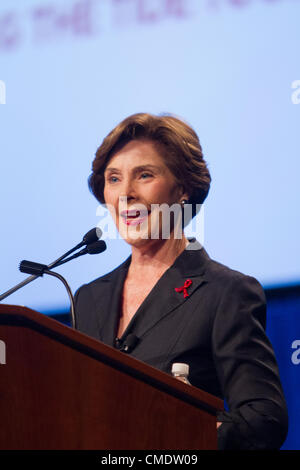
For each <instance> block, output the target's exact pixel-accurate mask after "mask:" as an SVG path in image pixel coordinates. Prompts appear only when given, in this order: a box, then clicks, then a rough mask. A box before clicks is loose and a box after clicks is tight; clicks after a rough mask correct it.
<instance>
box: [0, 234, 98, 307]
mask: <svg viewBox="0 0 300 470" xmlns="http://www.w3.org/2000/svg"><path fill="white" fill-rule="evenodd" d="M101 236H102V231H101V229H100V228H98V227H96V228H93V229H91V230H89V231H88V232H87V233H86V234H85V235H84V237H83V239H82V241H81V242H80V243H78V245H76V246H75V247H74V248H72V249H71V250H69V251H67V253H65V254H64V255H62V256H60V257H59V258H58V259H57V260H55V261H53V263H50V264H49V265H48V266H47V265H41V264H40V263H35V266H33V265H32V264H31V265H30V266H29V267H28V265H26V264H22V263H21V264H20V268H21V265H22V269H27V268H28V269H31V273H32V274H31V276H29V277H28V278H27V279H25V280H24V281H22V282H20V283H19V284H17V285H16V286H14V287H12V288H11V289H9V290H8V291H6V292H4V293H3V294H1V295H0V302H1V300H4V299H5V298H6V297H8V296H9V295H11V294H13V293H14V292H16V291H17V290H18V289H21V288H22V287H23V286H26V285H27V284H29V283H30V282H31V281H34V280H35V279H37V278H38V277H39V276H42V275H43V273H44V272H45V270H46V269H48V270H50V269H51V268H54V267H56V266H59V265H60V264H63V260H64V259H65V258H66V257H67V256H69V255H70V254H71V253H73V252H74V251H76V250H78V249H79V248H81V247H82V246H84V245H86V248H85V249H84V250H81V251H82V253H81V254H82V255H83V254H86V253H89V254H96V253H101V252H102V251H104V250H105V249H106V244H105V242H104V241H103V240H102V241H101V247H102V248H101V251H97V249H100V247H99V245H96V243H97V242H98V239H99V238H100V237H101ZM103 243H104V245H105V247H104V245H103ZM95 245H96V246H95ZM86 249H87V251H86V252H84V251H85V250H86ZM89 250H90V251H89ZM83 252H84V253H83ZM78 256H81V255H79V254H78ZM76 257H77V256H76ZM71 259H73V257H69V259H65V261H64V262H67V261H69V260H71ZM25 261H26V260H24V262H25ZM26 263H31V262H30V261H26ZM35 270H36V271H35ZM22 272H26V271H22ZM33 273H34V274H33ZM47 274H48V273H47Z"/></svg>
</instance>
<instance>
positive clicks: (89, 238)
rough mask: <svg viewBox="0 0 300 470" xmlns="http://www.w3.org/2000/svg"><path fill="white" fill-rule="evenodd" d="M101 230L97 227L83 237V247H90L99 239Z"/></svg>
mask: <svg viewBox="0 0 300 470" xmlns="http://www.w3.org/2000/svg"><path fill="white" fill-rule="evenodd" d="M101 236H102V230H101V229H100V228H98V227H95V228H92V229H91V230H89V231H88V232H87V233H86V234H85V235H84V237H83V239H82V241H83V243H84V244H85V245H90V244H91V243H94V242H96V241H97V240H99V238H101Z"/></svg>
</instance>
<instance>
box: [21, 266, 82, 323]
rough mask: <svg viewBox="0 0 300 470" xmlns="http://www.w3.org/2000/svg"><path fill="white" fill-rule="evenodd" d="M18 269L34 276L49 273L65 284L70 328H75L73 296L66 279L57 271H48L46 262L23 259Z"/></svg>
mask: <svg viewBox="0 0 300 470" xmlns="http://www.w3.org/2000/svg"><path fill="white" fill-rule="evenodd" d="M19 269H20V271H21V273H26V274H33V275H34V276H36V277H38V276H43V274H49V275H50V276H54V277H57V278H58V279H59V280H60V281H61V282H62V283H63V285H64V286H65V288H66V289H67V292H68V295H69V299H70V303H71V318H72V328H74V329H75V328H76V318H75V303H74V297H73V294H72V291H71V288H70V286H69V284H68V283H67V281H66V279H65V278H64V277H63V276H62V275H61V274H58V273H55V272H53V271H49V269H48V266H47V265H46V264H41V263H35V262H33V261H27V260H23V261H21V263H20V266H19Z"/></svg>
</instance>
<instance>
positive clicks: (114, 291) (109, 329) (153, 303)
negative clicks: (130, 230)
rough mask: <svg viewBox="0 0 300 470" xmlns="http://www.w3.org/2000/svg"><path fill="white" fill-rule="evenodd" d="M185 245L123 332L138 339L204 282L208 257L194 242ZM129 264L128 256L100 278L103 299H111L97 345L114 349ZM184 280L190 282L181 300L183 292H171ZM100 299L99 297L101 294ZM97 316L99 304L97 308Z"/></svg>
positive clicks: (200, 246)
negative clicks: (131, 333)
mask: <svg viewBox="0 0 300 470" xmlns="http://www.w3.org/2000/svg"><path fill="white" fill-rule="evenodd" d="M189 242H190V243H189V245H188V246H187V247H186V249H185V250H184V251H183V252H182V253H181V254H180V255H179V256H178V257H177V258H176V260H175V261H174V263H173V264H172V266H170V267H169V268H168V269H167V271H165V273H164V274H163V275H162V276H161V278H160V279H159V280H158V282H157V283H156V284H155V286H154V287H153V289H152V290H151V292H150V293H149V295H148V296H147V297H146V299H145V300H144V302H143V303H142V304H141V305H140V307H139V308H138V310H137V311H136V313H135V315H134V317H133V318H132V319H131V321H130V323H129V325H128V326H127V328H126V330H125V332H124V333H123V335H122V339H124V338H125V337H126V336H127V334H129V333H130V332H133V333H134V334H136V335H137V336H138V337H141V336H142V335H143V334H144V333H146V332H147V331H148V330H150V329H151V328H153V327H154V325H156V324H157V323H158V322H159V321H161V320H162V319H163V318H164V317H165V316H166V315H169V314H171V312H172V311H173V310H174V309H176V308H177V307H179V306H180V305H182V304H183V303H184V302H188V300H189V298H190V297H191V296H192V295H193V293H194V292H195V291H196V290H197V289H198V288H199V287H200V286H201V285H202V284H203V283H204V282H206V281H207V278H206V277H205V273H206V265H207V262H208V261H209V260H210V257H209V255H208V254H207V252H206V251H205V249H204V248H203V246H202V245H201V244H200V243H199V242H198V241H197V240H196V239H195V238H192V239H189ZM130 262H131V256H129V257H128V258H127V259H126V260H125V261H124V262H123V263H122V264H121V265H120V266H119V267H118V268H117V269H115V270H114V271H112V272H110V273H108V274H107V275H105V276H103V277H102V278H100V280H101V281H102V282H105V283H107V286H106V296H107V298H109V299H111V301H110V302H108V307H107V308H108V309H109V311H107V312H106V315H105V319H104V323H103V326H102V328H101V331H100V339H101V341H103V342H105V343H106V344H109V345H111V346H114V344H115V338H116V332H117V328H118V322H119V317H120V313H121V308H122V292H123V284H124V281H125V279H126V275H127V271H128V268H129V265H130ZM187 279H191V281H192V284H191V285H190V286H189V287H188V289H187V291H188V296H187V297H184V295H183V292H176V291H175V288H176V287H180V286H183V284H184V282H185V281H186V280H187ZM102 295H103V293H102ZM99 310H100V312H101V316H102V315H103V313H104V312H103V311H101V303H100V304H99Z"/></svg>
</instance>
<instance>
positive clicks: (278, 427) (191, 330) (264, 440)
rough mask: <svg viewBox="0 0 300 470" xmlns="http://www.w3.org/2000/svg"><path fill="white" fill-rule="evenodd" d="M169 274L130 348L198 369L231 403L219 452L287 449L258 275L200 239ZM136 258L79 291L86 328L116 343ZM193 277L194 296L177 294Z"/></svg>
mask: <svg viewBox="0 0 300 470" xmlns="http://www.w3.org/2000/svg"><path fill="white" fill-rule="evenodd" d="M189 241H190V243H189V245H188V246H187V248H186V249H185V250H184V251H183V252H182V253H181V254H180V255H179V256H178V257H177V258H176V260H175V262H174V263H173V265H172V266H171V267H170V268H168V269H167V271H165V273H164V274H163V275H162V276H161V278H160V279H159V280H158V282H157V283H156V284H155V286H154V287H153V289H152V290H151V292H150V293H149V295H148V296H147V297H146V299H145V300H144V301H143V303H142V304H141V305H140V307H139V308H138V310H137V312H136V313H135V315H134V317H133V318H132V319H131V321H130V323H129V325H128V327H127V328H126V331H125V332H124V334H123V335H122V337H121V338H120V343H122V341H124V339H125V338H126V337H127V335H128V334H129V333H133V334H134V335H136V336H137V337H138V338H139V341H138V342H137V344H136V345H135V347H134V349H133V350H132V351H131V352H130V355H131V356H132V357H135V358H137V359H139V360H141V361H143V362H146V363H148V364H150V365H151V366H153V367H156V368H157V369H160V370H162V371H164V372H166V373H169V374H170V373H171V367H172V364H173V363H174V362H184V363H187V364H188V365H189V367H190V375H189V380H190V382H191V383H192V385H193V386H195V387H199V388H200V389H202V390H205V391H206V392H209V393H211V394H213V395H215V396H217V397H220V398H222V399H225V400H226V403H227V406H228V411H224V412H220V413H219V414H218V420H219V421H222V422H223V424H222V425H221V426H220V427H219V429H218V448H219V449H279V448H280V447H281V445H282V444H283V442H284V440H285V438H286V434H287V427H288V415H287V408H286V403H285V399H284V395H283V391H282V387H281V383H280V378H279V372H278V367H277V363H276V359H275V355H274V351H273V348H272V346H271V344H270V341H269V339H268V338H267V336H266V334H265V323H266V298H265V294H264V291H263V289H262V287H261V285H260V283H259V282H258V281H257V280H256V279H255V278H253V277H251V276H247V275H245V274H242V273H240V272H238V271H235V270H232V269H230V268H229V267H227V266H225V265H223V264H221V263H218V262H216V261H214V260H212V259H211V258H210V257H209V255H208V254H207V252H206V250H205V249H204V248H203V247H202V245H201V244H200V243H199V242H198V241H197V240H196V239H194V238H193V239H189ZM130 262H131V256H130V257H128V258H127V259H126V261H124V262H123V263H122V264H121V265H120V266H119V267H117V268H116V269H114V270H113V271H111V272H110V273H108V274H106V275H104V276H102V277H100V278H99V279H96V280H94V281H92V282H90V283H89V284H85V285H83V286H82V287H80V288H79V289H78V290H77V292H76V295H75V311H76V314H75V315H76V322H77V328H78V330H79V331H81V332H83V333H85V334H87V335H89V336H92V337H94V338H96V339H98V340H100V341H102V342H104V343H106V344H108V345H110V346H112V347H116V334H117V330H118V324H119V318H120V312H121V305H122V304H121V298H122V289H123V284H124V281H125V278H126V274H127V270H128V267H129V265H130ZM187 279H190V280H191V281H192V284H191V285H190V286H189V287H188V288H187V292H188V296H187V297H184V295H183V292H176V291H175V288H176V287H180V286H182V285H183V284H184V282H185V281H186V280H187Z"/></svg>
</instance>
